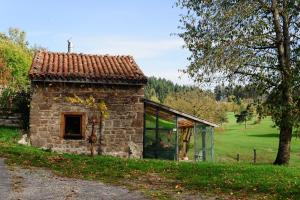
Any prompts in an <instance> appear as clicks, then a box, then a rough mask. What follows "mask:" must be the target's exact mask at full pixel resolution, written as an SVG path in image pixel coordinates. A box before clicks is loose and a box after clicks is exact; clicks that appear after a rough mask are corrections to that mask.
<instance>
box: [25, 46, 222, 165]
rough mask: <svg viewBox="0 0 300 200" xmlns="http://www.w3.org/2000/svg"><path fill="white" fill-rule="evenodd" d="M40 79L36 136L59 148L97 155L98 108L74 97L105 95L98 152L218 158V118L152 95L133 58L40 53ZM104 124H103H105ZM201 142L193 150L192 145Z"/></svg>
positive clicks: (37, 142) (35, 86) (41, 143)
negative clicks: (92, 140)
mask: <svg viewBox="0 0 300 200" xmlns="http://www.w3.org/2000/svg"><path fill="white" fill-rule="evenodd" d="M29 77H30V79H31V85H32V99H31V108H30V109H31V110H30V141H31V144H32V145H33V146H37V147H43V148H47V149H51V150H53V151H59V152H69V153H77V154H88V153H90V144H89V142H88V138H89V136H90V135H91V133H92V130H93V128H92V127H93V125H92V124H93V123H95V120H94V121H93V119H95V116H98V114H99V113H98V111H95V110H93V109H92V110H91V109H89V108H88V107H86V106H84V105H78V104H74V102H73V103H71V102H70V101H67V100H66V97H72V96H74V95H76V96H78V97H80V98H81V99H87V98H88V97H90V96H92V97H93V98H94V99H95V101H96V102H100V101H104V102H105V104H106V106H107V108H108V114H109V115H108V117H107V118H105V119H103V120H99V119H98V120H96V126H94V127H95V129H94V130H96V138H97V143H96V147H97V148H96V151H97V152H96V153H99V154H104V155H113V156H121V157H129V156H130V157H135V158H142V157H144V158H155V159H169V160H173V159H174V160H180V159H182V160H190V159H193V160H202V161H205V160H213V155H214V144H213V130H214V127H217V125H216V124H214V123H211V122H208V121H206V120H203V119H199V118H197V117H195V116H192V115H189V114H186V113H183V112H180V111H178V110H175V109H173V108H170V107H168V106H165V105H162V104H159V103H157V102H153V101H150V100H146V99H144V86H145V84H146V83H147V77H146V76H145V75H144V74H143V72H142V71H141V70H140V68H139V67H138V66H137V64H136V63H135V61H134V60H133V58H132V57H131V56H109V55H86V54H75V53H52V52H39V53H37V54H36V56H35V58H34V60H33V63H32V66H31V69H30V72H29ZM100 122H102V123H100ZM191 142H193V143H194V144H193V145H191V146H193V149H190V148H189V146H190V145H189V143H191Z"/></svg>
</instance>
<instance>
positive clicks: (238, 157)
mask: <svg viewBox="0 0 300 200" xmlns="http://www.w3.org/2000/svg"><path fill="white" fill-rule="evenodd" d="M236 161H238V162H239V161H240V154H239V153H238V154H236Z"/></svg>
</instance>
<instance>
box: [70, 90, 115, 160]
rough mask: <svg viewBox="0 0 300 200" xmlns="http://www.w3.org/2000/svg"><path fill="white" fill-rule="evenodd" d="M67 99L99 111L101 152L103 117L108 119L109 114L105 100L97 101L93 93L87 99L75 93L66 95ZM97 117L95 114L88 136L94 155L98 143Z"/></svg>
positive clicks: (92, 154)
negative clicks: (72, 95) (71, 95)
mask: <svg viewBox="0 0 300 200" xmlns="http://www.w3.org/2000/svg"><path fill="white" fill-rule="evenodd" d="M65 100H66V101H67V102H69V103H72V104H75V105H82V106H84V107H86V108H88V109H91V110H93V111H94V112H99V113H100V116H99V122H100V123H99V128H100V134H99V135H100V138H99V152H101V132H102V129H103V119H106V118H107V117H108V116H109V113H108V109H107V106H106V104H105V102H104V101H103V100H101V101H100V102H98V103H97V102H96V99H95V98H94V97H93V96H92V95H91V96H89V97H88V98H86V99H83V98H80V97H78V96H77V95H74V97H65ZM96 118H97V117H96V116H95V115H93V119H92V133H91V135H90V136H89V138H88V141H89V143H90V144H91V148H90V151H91V156H94V152H95V144H96V143H97V136H96V131H95V124H96V121H97V119H96Z"/></svg>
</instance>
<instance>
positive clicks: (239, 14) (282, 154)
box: [177, 0, 300, 165]
mask: <svg viewBox="0 0 300 200" xmlns="http://www.w3.org/2000/svg"><path fill="white" fill-rule="evenodd" d="M177 6H179V7H181V8H182V9H183V10H187V13H186V14H184V15H182V18H181V23H182V26H181V30H182V32H181V33H179V36H180V37H181V38H182V39H183V40H184V41H185V46H186V48H188V49H189V51H190V52H191V56H190V57H189V58H188V60H189V61H190V64H189V66H188V68H187V69H186V70H185V72H186V73H188V74H189V75H190V76H191V77H192V78H193V79H194V80H195V81H198V82H211V81H220V80H222V81H224V80H227V81H231V82H241V83H250V84H255V85H256V86H257V92H259V93H260V94H265V95H266V97H267V98H266V100H265V102H264V106H265V107H266V108H267V109H268V112H270V113H271V116H272V118H273V120H274V122H275V124H276V125H277V126H278V127H279V129H280V134H279V135H280V136H279V147H278V153H277V156H276V159H275V161H274V164H279V165H281V164H288V162H289V159H290V144H291V137H292V132H293V127H294V126H295V124H296V122H297V117H296V115H295V114H296V113H299V107H297V106H296V105H297V104H298V102H299V97H298V94H297V93H296V88H297V87H299V85H300V78H299V76H300V62H299V59H300V56H299V53H300V31H299V29H300V1H299V0H247V1H245V0H241V1H229V0H178V2H177Z"/></svg>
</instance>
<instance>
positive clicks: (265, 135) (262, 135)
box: [248, 133, 279, 138]
mask: <svg viewBox="0 0 300 200" xmlns="http://www.w3.org/2000/svg"><path fill="white" fill-rule="evenodd" d="M248 136H249V137H276V138H278V137H279V134H278V133H268V134H255V135H248Z"/></svg>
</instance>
